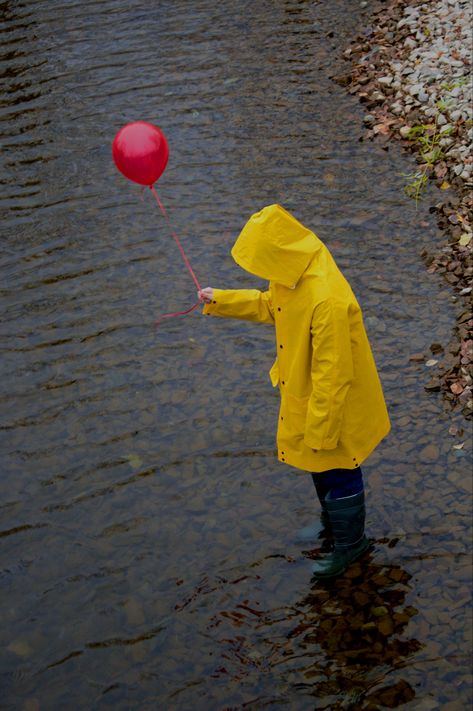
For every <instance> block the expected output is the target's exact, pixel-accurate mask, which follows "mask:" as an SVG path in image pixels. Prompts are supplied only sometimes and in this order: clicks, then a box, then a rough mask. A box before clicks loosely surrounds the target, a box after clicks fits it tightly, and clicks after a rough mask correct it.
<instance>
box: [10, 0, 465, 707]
mask: <svg viewBox="0 0 473 711" xmlns="http://www.w3.org/2000/svg"><path fill="white" fill-rule="evenodd" d="M361 5H364V6H365V7H363V8H362V7H361ZM361 5H360V6H359V5H358V3H356V4H354V3H352V2H349V1H348V0H333V2H331V3H323V2H304V1H302V0H300V1H299V0H291V1H281V2H269V1H267V0H263V2H260V3H250V2H248V1H245V2H239V3H233V2H224V3H221V4H220V5H219V4H216V3H212V2H210V1H209V0H195V2H192V3H189V2H184V0H177V1H176V2H173V3H170V2H164V1H161V0H160V1H158V2H155V3H145V2H142V1H141V0H130V2H127V3H126V4H125V3H124V4H122V3H117V2H115V1H114V0H89V2H86V3H84V2H81V3H78V2H75V1H74V0H71V1H70V2H64V1H56V0H48V1H47V2H46V1H41V0H40V1H39V2H33V1H32V0H25V1H24V2H22V3H21V4H20V3H16V2H6V3H3V5H2V8H1V13H2V20H3V32H2V34H3V49H2V74H3V77H4V81H5V86H6V91H5V93H4V99H3V102H2V106H1V110H0V132H1V137H2V144H3V149H4V150H3V156H2V160H3V169H2V181H3V189H2V195H1V203H0V208H1V213H2V242H1V247H2V248H1V255H0V270H1V272H0V274H1V279H0V284H1V291H2V299H1V302H0V304H1V305H0V309H1V311H0V329H1V349H2V358H1V372H2V378H1V381H0V399H1V402H2V410H1V420H0V423H1V424H0V427H1V434H0V447H1V462H2V476H1V478H0V538H1V541H0V542H1V548H0V550H1V554H0V555H1V558H0V580H1V586H2V625H1V627H0V641H1V649H2V651H1V652H0V654H1V664H0V689H1V697H2V704H3V705H2V709H3V708H4V709H5V710H6V711H13V710H15V711H16V710H17V709H21V710H22V711H39V710H40V711H56V709H57V710H59V709H64V708H67V709H74V711H79V710H81V711H82V709H83V710H84V711H86V710H88V711H89V710H90V709H100V710H101V709H109V708H110V709H114V711H122V710H123V711H125V710H128V709H140V711H143V710H147V709H150V711H151V710H153V711H155V710H156V709H165V710H166V711H171V710H174V709H176V710H179V711H180V710H181V709H182V710H183V711H184V710H185V711H187V709H189V708H194V709H196V710H197V711H200V710H202V711H213V710H217V709H218V710H219V711H220V710H221V711H223V710H224V709H232V710H233V709H235V710H236V709H238V710H240V709H254V710H255V711H256V710H258V711H259V710H260V709H266V708H267V709H277V708H283V707H285V708H290V709H291V711H293V710H294V711H299V710H300V711H306V709H308V708H311V709H312V708H321V709H322V708H326V709H376V708H397V707H403V708H412V709H437V708H438V709H440V708H441V709H443V710H445V709H446V710H447V711H450V710H453V709H456V708H468V706H469V705H470V703H471V673H470V669H471V665H470V662H471V659H470V658H469V657H470V652H471V607H470V599H471V595H470V579H471V561H470V553H469V541H470V540H471V477H470V466H469V462H470V459H469V458H470V456H471V452H470V449H471V442H470V437H469V435H468V432H465V429H466V426H465V421H464V420H463V418H462V417H461V414H455V413H452V412H450V410H449V408H448V407H447V406H446V405H445V404H444V402H443V400H442V398H441V395H440V394H438V393H429V392H427V391H426V390H425V388H424V385H425V383H426V381H427V380H428V375H429V373H428V371H429V368H430V367H433V364H432V363H431V361H427V362H425V361H422V362H421V361H419V360H417V359H416V358H415V355H416V354H418V353H425V352H426V351H429V349H430V346H431V345H432V344H447V343H448V342H449V340H450V336H451V332H452V329H453V327H454V323H455V316H454V311H453V306H452V304H451V294H450V293H449V292H448V290H447V287H446V285H445V284H444V283H442V281H441V279H440V277H439V276H438V275H436V274H428V273H426V271H425V267H424V264H423V262H422V259H421V256H420V254H421V252H422V250H423V249H426V248H429V249H431V247H432V245H433V244H438V245H439V246H440V244H441V240H442V237H441V235H440V234H439V232H438V228H437V226H436V223H435V218H434V216H433V215H432V214H431V213H430V212H429V200H431V201H433V200H434V199H435V192H434V191H435V187H431V188H430V191H431V192H430V193H429V195H427V197H426V199H425V200H424V202H423V203H421V204H419V205H418V206H417V207H416V205H415V203H414V202H413V201H410V200H409V198H408V197H407V196H406V195H405V194H404V192H403V186H404V182H405V179H404V177H403V174H405V173H408V172H410V170H411V168H412V165H411V160H412V159H411V158H409V157H408V156H406V155H401V153H400V152H398V150H397V149H396V147H395V146H393V147H391V148H389V147H387V146H382V145H377V144H376V143H372V142H369V141H365V140H363V112H362V108H361V107H360V106H359V105H358V102H357V100H356V98H354V97H352V96H349V95H347V94H346V92H345V91H344V89H343V88H342V87H340V86H338V85H337V84H336V83H335V82H334V81H333V80H332V79H331V77H332V75H333V74H334V73H335V69H336V65H337V62H338V61H340V60H339V50H340V48H341V47H344V46H346V45H347V42H348V40H349V38H350V37H352V36H354V35H355V34H356V33H357V32H359V31H360V28H362V27H363V23H364V21H365V19H366V18H367V17H369V12H370V3H362V4H361ZM134 120H147V121H151V122H153V123H156V124H158V125H159V126H160V127H161V128H162V130H163V131H164V133H165V134H166V136H167V137H168V141H169V145H170V159H169V164H168V167H167V169H166V171H165V173H164V174H163V176H162V178H161V179H160V180H159V182H158V183H157V186H156V187H157V190H158V192H159V195H160V197H161V199H162V200H163V203H164V204H165V206H166V208H167V210H168V212H169V215H170V219H171V221H172V225H173V228H174V229H175V231H176V233H177V234H178V235H179V236H180V239H181V241H182V244H183V246H184V248H185V250H186V253H187V255H188V257H189V259H190V261H191V263H192V266H193V269H194V271H195V273H196V275H197V277H198V279H199V281H200V283H201V284H202V285H203V286H204V285H207V284H209V285H212V286H215V287H229V288H237V287H253V286H254V287H257V288H264V286H265V285H264V283H261V282H259V281H258V279H254V278H252V277H250V276H249V275H247V274H245V273H243V272H242V271H241V270H240V269H239V268H238V267H237V266H236V264H234V262H233V260H232V259H231V256H230V249H231V246H232V244H233V242H234V240H235V238H236V236H237V235H238V233H239V230H240V229H241V227H242V226H243V224H244V222H245V221H246V220H247V219H248V217H249V216H250V215H251V213H253V212H255V211H256V210H258V209H259V208H260V207H262V206H263V205H266V204H270V203H274V202H279V203H280V204H282V205H284V206H285V207H286V208H287V209H289V210H290V211H291V212H293V213H294V214H295V215H296V216H297V217H298V218H299V219H300V220H301V221H302V222H303V223H305V224H307V225H308V226H310V227H311V228H312V229H313V230H314V231H315V232H316V233H317V235H318V236H319V237H320V238H321V239H322V240H323V241H324V242H325V243H326V244H327V246H328V247H329V249H330V250H331V251H332V254H333V255H334V257H335V259H336V260H337V263H338V264H339V266H340V267H341V269H342V271H343V272H344V273H345V275H346V276H347V278H348V279H349V281H350V283H351V284H352V286H353V289H354V291H355V294H356V295H357V297H358V300H359V302H360V305H361V307H362V309H363V313H364V317H365V323H366V327H367V331H368V334H369V337H370V341H371V345H372V348H373V352H374V355H375V358H376V362H377V365H378V369H379V372H380V376H381V379H382V383H383V387H384V391H385V395H386V400H387V404H388V408H389V411H390V415H391V419H392V425H393V427H392V432H391V434H390V435H389V437H388V438H387V439H386V440H385V441H384V442H383V443H382V444H381V445H380V446H379V448H378V449H377V450H376V452H375V453H374V454H373V455H372V456H371V457H370V459H369V460H368V461H367V462H366V464H365V466H364V472H365V484H366V493H367V534H368V536H369V537H370V539H371V541H372V544H373V545H372V549H371V551H370V552H369V553H368V554H367V555H366V556H365V557H364V558H363V559H362V560H361V561H360V562H358V563H356V564H355V565H353V566H352V567H351V568H350V570H349V571H348V572H347V574H346V575H345V576H343V577H342V578H341V579H340V580H336V581H333V582H329V583H314V581H313V580H311V575H310V564H311V559H312V558H313V557H314V556H315V555H316V549H317V546H318V542H317V541H314V542H313V545H307V544H304V545H303V544H301V543H300V542H299V541H298V539H297V531H298V529H300V528H301V527H303V526H305V525H307V524H308V523H310V522H311V521H312V520H313V519H314V518H315V517H317V516H318V505H317V503H316V501H315V497H314V493H313V487H312V482H311V480H310V477H309V476H308V475H305V474H303V473H300V472H298V471H296V470H294V469H291V468H289V467H284V466H283V465H281V464H280V463H278V462H277V461H276V456H275V441H274V433H275V427H276V422H277V408H278V398H277V393H276V392H275V391H274V390H273V389H272V388H271V385H270V382H269V378H268V370H269V368H270V366H271V363H272V361H273V352H274V343H273V333H272V330H271V328H270V327H267V326H263V325H256V324H246V323H240V322H229V321H228V322H227V321H223V320H217V319H216V320H212V319H206V318H203V317H202V316H201V315H200V313H199V312H198V311H197V312H194V313H192V314H190V315H188V316H183V317H179V318H175V319H171V320H168V321H166V322H165V323H162V324H161V325H160V326H159V328H156V327H155V326H154V321H155V320H156V318H157V317H158V316H159V315H160V314H163V313H167V312H172V311H180V310H183V309H185V308H187V307H189V306H190V305H192V303H193V302H194V301H195V288H194V284H193V282H192V279H191V278H190V276H189V273H188V272H187V270H186V268H185V265H184V264H183V262H182V260H181V257H180V254H179V251H178V250H177V248H176V245H175V244H174V242H173V240H172V238H171V236H170V234H169V230H168V227H167V225H166V222H165V221H164V220H163V218H162V216H161V215H160V213H159V210H158V209H157V205H156V202H155V201H154V200H153V197H152V195H151V194H150V193H149V191H144V192H143V191H141V190H140V189H139V188H138V187H137V186H134V185H132V184H131V183H129V182H128V181H126V180H125V179H124V178H123V177H122V176H121V175H120V174H119V173H118V172H117V171H116V169H115V167H114V165H113V162H112V159H111V142H112V139H113V136H114V135H115V133H116V131H117V130H118V129H119V128H120V127H121V126H122V125H123V124H124V123H126V122H128V121H134ZM387 148H389V149H387ZM413 356H414V358H412V357H413ZM435 359H436V358H435V354H434V353H433V355H432V359H431V360H432V361H435ZM429 363H431V365H429ZM455 704H457V705H456V706H455Z"/></svg>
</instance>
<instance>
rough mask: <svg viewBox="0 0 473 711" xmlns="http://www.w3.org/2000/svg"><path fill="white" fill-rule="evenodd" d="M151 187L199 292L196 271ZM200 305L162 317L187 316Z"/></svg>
mask: <svg viewBox="0 0 473 711" xmlns="http://www.w3.org/2000/svg"><path fill="white" fill-rule="evenodd" d="M149 187H150V190H151V192H152V193H153V195H154V197H155V198H156V200H157V203H158V205H159V207H160V208H161V212H162V213H163V215H164V219H165V220H166V222H167V225H168V227H169V231H170V232H171V235H172V236H173V239H174V241H175V243H176V244H177V246H178V247H179V250H180V252H181V254H182V258H183V260H184V261H185V263H186V266H187V268H188V270H189V271H190V273H191V276H192V278H193V280H194V284H195V285H196V287H197V289H198V291H200V284H199V282H198V280H197V277H196V275H195V274H194V270H193V269H192V267H191V265H190V263H189V260H188V259H187V256H186V253H185V252H184V250H183V248H182V245H181V243H180V242H179V238H178V236H177V234H176V233H175V231H174V229H173V227H172V225H171V222H170V220H169V217H168V215H167V212H166V210H165V209H164V205H163V203H162V202H161V200H160V199H159V195H158V193H157V192H156V190H155V188H154V185H150V186H149ZM198 305H199V304H198V303H197V304H196V305H195V306H193V307H192V309H189V311H180V312H179V313H178V314H166V316H162V317H161V318H167V316H168V315H170V316H180V315H181V314H187V313H189V312H190V311H193V310H194V309H195V308H197V306H198Z"/></svg>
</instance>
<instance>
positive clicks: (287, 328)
mask: <svg viewBox="0 0 473 711" xmlns="http://www.w3.org/2000/svg"><path fill="white" fill-rule="evenodd" d="M232 256H233V258H234V260H235V261H236V263H237V264H239V265H240V266H241V267H242V268H243V269H245V270H246V271H248V272H250V273H251V274H255V275H256V276H258V277H261V278H263V279H267V280H268V281H269V290H268V291H266V292H261V291H258V290H256V289H236V290H233V289H232V290H227V289H225V290H223V289H214V290H213V301H212V303H210V304H206V306H205V307H204V313H205V314H211V315H212V316H223V317H228V318H238V319H246V320H248V321H261V322H263V323H270V324H274V326H275V328H276V347H277V358H276V361H275V363H274V365H273V367H272V368H271V371H270V377H271V381H272V384H273V386H274V387H276V386H279V391H280V395H281V406H280V412H279V423H278V432H277V445H278V459H279V460H280V461H281V462H285V463H287V464H291V465H292V466H294V467H297V468H299V469H303V470H305V471H310V472H320V471H326V470H328V469H335V468H343V469H353V468H355V467H356V466H358V465H360V464H361V463H362V462H363V460H364V459H366V457H367V456H368V455H369V454H370V453H371V452H372V451H373V449H374V448H375V447H376V446H377V444H378V443H379V442H380V441H381V439H382V438H383V437H385V436H386V434H387V433H388V432H389V429H390V424H389V417H388V413H387V409H386V404H385V402H384V397H383V391H382V389H381V383H380V381H379V377H378V373H377V371H376V365H375V362H374V359H373V355H372V353H371V348H370V345H369V342H368V338H367V335H366V332H365V328H364V325H363V319H362V314H361V309H360V307H359V305H358V303H357V300H356V298H355V296H354V294H353V292H352V290H351V288H350V285H349V284H348V282H347V281H346V279H345V278H344V276H343V275H342V273H341V272H340V271H339V269H338V267H337V265H336V264H335V261H334V259H333V258H332V256H331V254H330V252H329V251H328V249H327V248H326V247H325V246H324V244H323V243H322V242H321V241H320V240H319V239H318V237H316V235H315V234H314V233H313V232H311V231H310V230H309V229H307V228H306V227H304V226H303V225H302V224H301V223H300V222H299V221H298V220H296V219H295V218H294V217H293V216H292V215H291V214H289V213H288V212H287V211H286V210H285V209H284V208H282V207H281V206H279V205H270V206H268V207H265V208H263V209H262V210H261V211H260V212H258V213H256V214H255V215H253V216H252V217H251V218H250V220H249V221H248V222H247V224H246V225H245V227H244V228H243V230H242V232H241V234H240V236H239V237H238V239H237V241H236V242H235V245H234V247H233V249H232Z"/></svg>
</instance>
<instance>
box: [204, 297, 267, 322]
mask: <svg viewBox="0 0 473 711" xmlns="http://www.w3.org/2000/svg"><path fill="white" fill-rule="evenodd" d="M202 313H204V314H208V315H210V316H223V317H225V318H239V319H243V320H245V321H260V322H261V323H273V324H274V314H273V307H272V304H271V295H270V292H269V291H264V292H263V291H258V289H214V290H213V300H212V302H211V303H210V304H206V305H205V306H204V309H203V312H202Z"/></svg>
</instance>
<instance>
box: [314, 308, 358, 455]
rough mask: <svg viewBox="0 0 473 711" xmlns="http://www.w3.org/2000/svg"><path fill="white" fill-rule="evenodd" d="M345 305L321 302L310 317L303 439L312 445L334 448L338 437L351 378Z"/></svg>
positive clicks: (349, 344) (351, 367)
mask: <svg viewBox="0 0 473 711" xmlns="http://www.w3.org/2000/svg"><path fill="white" fill-rule="evenodd" d="M347 309H348V307H347V305H346V304H342V303H337V302H334V301H331V300H328V301H325V302H322V303H321V304H319V305H318V306H317V307H316V308H315V310H314V314H313V317H312V325H311V336H312V366H311V376H312V393H311V396H310V398H309V404H308V410H307V417H306V426H305V434H304V442H305V444H306V445H307V446H308V447H311V448H312V449H322V450H323V449H335V448H336V446H337V444H338V440H339V437H340V430H341V426H342V421H343V415H344V407H345V399H346V395H347V392H348V390H349V387H350V384H351V382H352V380H353V361H352V352H351V342H350V328H349V321H348V313H347Z"/></svg>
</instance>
